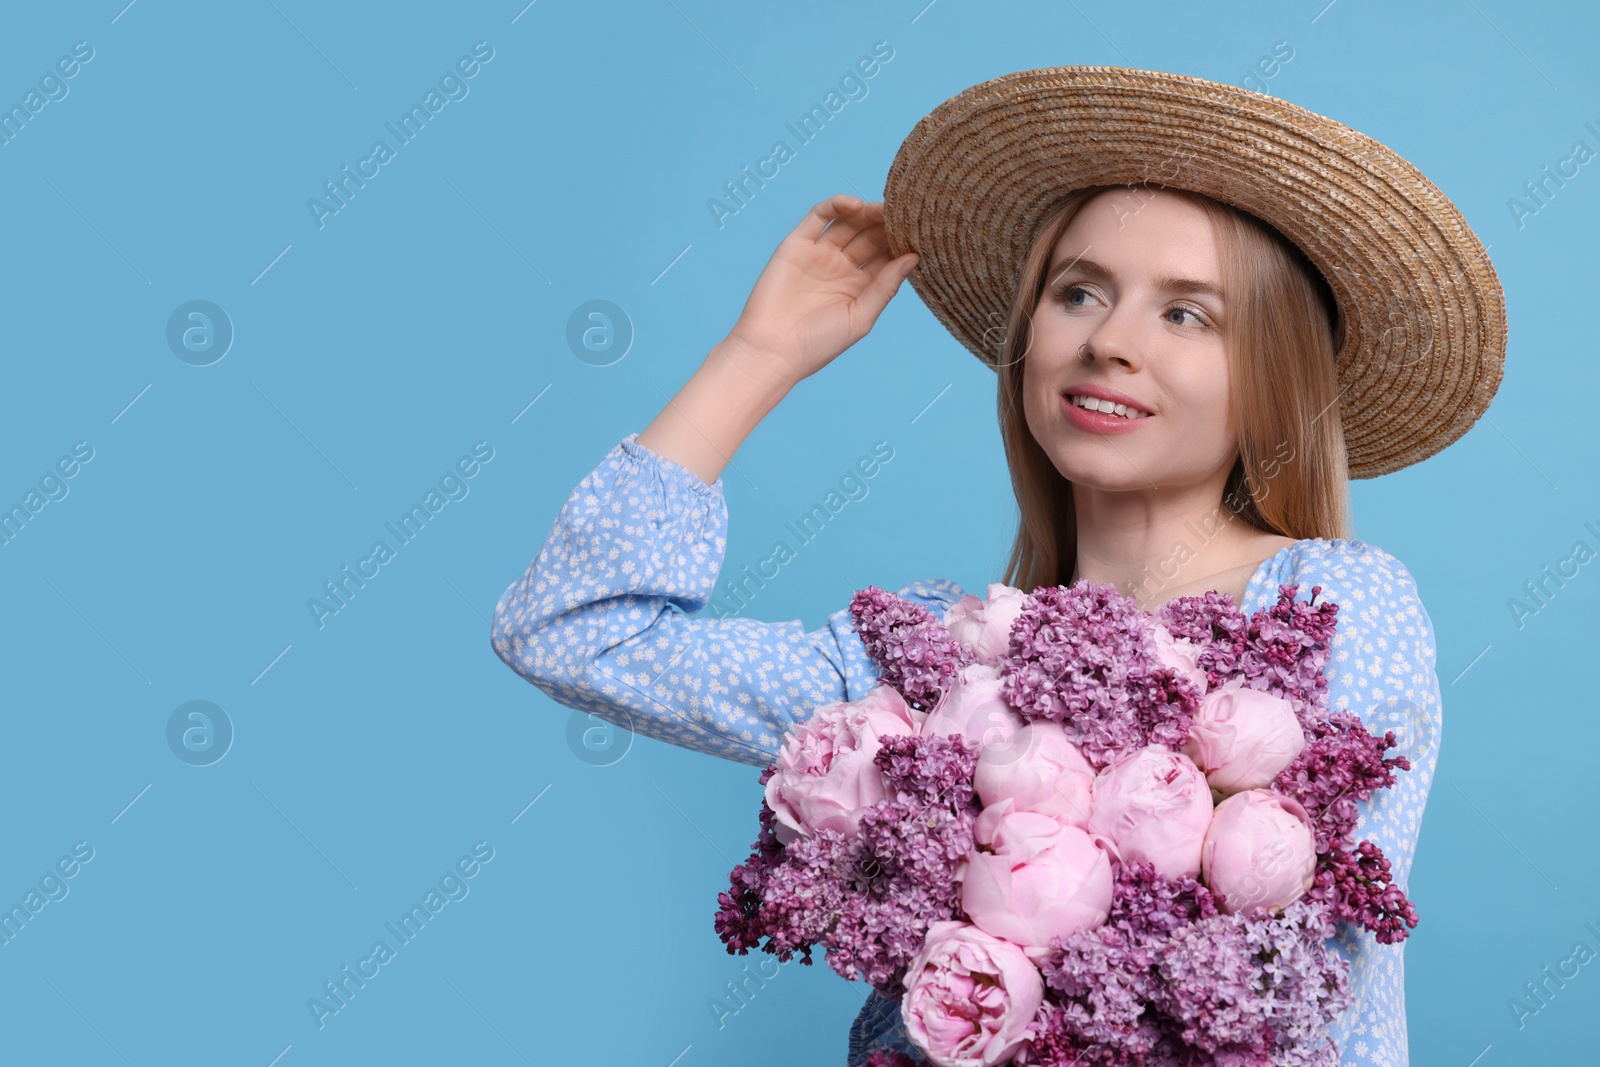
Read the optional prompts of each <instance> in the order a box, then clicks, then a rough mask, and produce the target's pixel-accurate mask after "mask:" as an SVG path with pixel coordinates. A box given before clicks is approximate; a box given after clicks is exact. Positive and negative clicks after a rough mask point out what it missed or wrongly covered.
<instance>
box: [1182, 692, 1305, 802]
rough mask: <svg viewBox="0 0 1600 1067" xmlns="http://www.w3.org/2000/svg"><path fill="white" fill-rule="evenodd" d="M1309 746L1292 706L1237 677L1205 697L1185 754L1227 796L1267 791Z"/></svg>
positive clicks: (1186, 745) (1184, 748)
mask: <svg viewBox="0 0 1600 1067" xmlns="http://www.w3.org/2000/svg"><path fill="white" fill-rule="evenodd" d="M1305 745H1306V735H1305V731H1304V730H1302V729H1301V728H1300V719H1299V717H1298V716H1296V715H1295V713H1294V705H1293V704H1291V703H1290V702H1289V701H1287V700H1284V699H1283V698H1282V697H1277V696H1273V695H1272V694H1271V693H1263V692H1262V691H1261V690H1259V689H1251V688H1250V687H1248V686H1246V685H1244V682H1243V679H1235V680H1233V681H1230V682H1229V683H1228V684H1227V685H1225V686H1223V687H1222V688H1220V689H1213V690H1212V691H1211V692H1209V693H1207V694H1206V695H1205V696H1204V697H1203V698H1201V700H1200V706H1199V708H1197V709H1195V713H1194V717H1193V718H1192V719H1191V720H1190V724H1189V739H1188V741H1187V742H1185V744H1184V746H1183V751H1184V754H1185V755H1187V756H1188V757H1189V758H1190V759H1192V760H1194V762H1195V764H1196V765H1197V766H1198V767H1199V768H1200V769H1201V770H1202V771H1204V772H1205V775H1206V779H1207V781H1209V782H1210V783H1211V788H1212V789H1215V790H1216V791H1217V792H1219V793H1222V794H1224V795H1227V794H1229V793H1237V792H1239V791H1240V790H1243V789H1265V788H1266V787H1267V786H1269V785H1271V784H1272V782H1273V779H1275V778H1277V777H1278V773H1279V772H1280V771H1282V770H1283V769H1284V768H1285V767H1287V766H1289V764H1291V763H1293V762H1294V758H1295V757H1296V756H1298V755H1299V754H1300V750H1301V749H1303V748H1305Z"/></svg>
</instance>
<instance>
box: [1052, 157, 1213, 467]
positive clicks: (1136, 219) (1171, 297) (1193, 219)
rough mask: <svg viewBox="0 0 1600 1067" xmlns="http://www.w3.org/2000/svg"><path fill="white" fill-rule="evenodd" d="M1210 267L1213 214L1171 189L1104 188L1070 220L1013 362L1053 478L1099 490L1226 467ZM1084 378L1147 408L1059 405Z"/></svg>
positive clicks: (1081, 387)
mask: <svg viewBox="0 0 1600 1067" xmlns="http://www.w3.org/2000/svg"><path fill="white" fill-rule="evenodd" d="M1221 278H1222V275H1221V270H1220V268H1219V265H1218V262H1217V251H1216V240H1215V238H1214V237H1213V235H1212V231H1211V223H1210V220H1209V219H1208V218H1207V216H1206V214H1205V212H1204V211H1203V210H1202V209H1201V208H1200V207H1199V206H1198V205H1196V204H1194V203H1191V202H1190V201H1189V200H1187V199H1185V198H1183V197H1180V196H1175V195H1173V194H1171V193H1169V192H1165V191H1163V190H1159V189H1153V188H1143V189H1137V188H1129V189H1122V188H1119V189H1113V190H1107V191H1106V192H1103V193H1100V194H1098V195H1096V196H1095V197H1093V198H1092V199H1090V200H1089V201H1088V202H1086V203H1085V204H1084V205H1083V206H1082V207H1081V208H1080V209H1079V211H1078V213H1077V215H1076V216H1074V217H1073V219H1072V221H1071V222H1070V223H1068V224H1067V228H1066V230H1065V231H1064V232H1063V233H1062V235H1061V238H1060V240H1059V241H1057V242H1056V246H1055V249H1054V251H1053V254H1052V256H1051V260H1050V265H1049V266H1048V268H1047V269H1046V271H1045V280H1046V285H1045V290H1044V293H1043V295H1041V296H1040V298H1039V306H1038V308H1037V309H1036V310H1035V312H1034V315H1033V323H1032V339H1031V343H1030V345H1029V347H1028V350H1027V354H1026V356H1025V357H1024V358H1023V361H1022V362H1023V375H1022V380H1023V408H1024V413H1025V415H1026V417H1027V420H1028V429H1029V430H1030V431H1031V432H1032V433H1033V436H1034V438H1035V439H1036V440H1037V441H1038V442H1039V444H1040V445H1041V446H1042V447H1043V448H1044V450H1045V452H1046V453H1047V454H1048V455H1049V456H1050V458H1051V460H1053V461H1054V463H1055V465H1056V469H1057V470H1058V471H1060V472H1061V475H1062V476H1063V477H1064V478H1066V479H1068V480H1069V481H1071V482H1074V483H1076V484H1077V485H1078V486H1080V487H1083V488H1093V489H1101V490H1107V491H1117V490H1130V491H1139V490H1141V489H1143V490H1151V489H1159V490H1168V489H1178V488H1180V487H1185V486H1192V485H1194V484H1196V483H1202V482H1206V481H1212V480H1218V479H1221V478H1226V476H1227V472H1228V470H1229V469H1231V467H1232V466H1233V461H1234V458H1235V457H1236V455H1237V447H1238V446H1237V438H1236V437H1235V434H1234V432H1233V428H1232V427H1233V419H1232V415H1231V413H1230V411H1229V408H1228V362H1227V352H1226V349H1225V347H1224V344H1223V340H1224V337H1225V331H1226V329H1227V321H1226V318H1225V311H1226V309H1225V307H1224V303H1223V294H1222V292H1221V289H1222V282H1221ZM1085 344H1087V345H1088V348H1087V350H1086V351H1085V353H1084V356H1083V357H1082V358H1080V355H1079V347H1080V346H1082V345H1085ZM1095 387H1100V388H1102V389H1105V390H1111V391H1115V393H1117V394H1121V395H1123V396H1126V397H1129V398H1131V399H1132V400H1133V402H1134V404H1135V405H1136V406H1137V408H1139V409H1142V410H1143V411H1146V412H1149V415H1148V416H1147V417H1144V418H1140V419H1133V420H1128V419H1114V418H1111V417H1108V416H1107V415H1104V414H1096V413H1093V412H1089V411H1084V410H1081V409H1069V407H1068V404H1069V400H1068V399H1067V397H1068V395H1069V394H1072V393H1076V392H1079V391H1092V390H1093V389H1094V388H1095ZM1219 472H1220V473H1219ZM1219 491H1220V487H1219Z"/></svg>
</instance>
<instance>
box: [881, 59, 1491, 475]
mask: <svg viewBox="0 0 1600 1067" xmlns="http://www.w3.org/2000/svg"><path fill="white" fill-rule="evenodd" d="M1142 183H1152V184H1158V185H1164V186H1170V187H1175V188H1181V189H1187V190H1191V191H1193V192H1198V193H1203V194H1205V195H1207V196H1210V197H1213V198H1215V199H1217V200H1221V201H1223V202H1225V203H1228V204H1232V205H1233V206H1235V207H1238V208H1241V209H1243V210H1244V211H1247V212H1249V213H1251V214H1253V215H1255V216H1257V217H1259V218H1261V219H1264V220H1266V221H1267V222H1269V223H1271V224H1272V225H1273V226H1274V227H1276V228H1277V230H1278V231H1279V232H1280V233H1282V234H1283V235H1284V236H1285V237H1287V238H1289V240H1291V241H1293V242H1294V243H1295V244H1297V245H1299V246H1300V248H1301V249H1302V250H1303V251H1304V252H1305V253H1306V255H1307V256H1308V257H1309V258H1310V259H1311V261H1312V262H1313V263H1314V264H1316V266H1317V267H1318V268H1319V269H1320V270H1321V271H1322V273H1323V276H1324V277H1325V278H1326V279H1327V281H1328V284H1329V286H1330V288H1331V289H1332V290H1333V294H1334V297H1335V299H1336V300H1337V302H1338V305H1339V310H1340V313H1341V315H1342V317H1343V318H1344V320H1345V330H1346V332H1345V338H1344V343H1343V344H1342V346H1341V347H1340V349H1339V352H1338V354H1337V355H1338V377H1339V390H1340V392H1339V409H1340V412H1341V414H1342V418H1343V424H1344V433H1345V442H1346V446H1347V448H1348V450H1349V469H1350V477H1352V478H1371V477H1374V476H1376V475H1379V474H1387V473H1388V472H1390V471H1394V470H1398V469H1400V468H1401V467H1405V466H1408V465H1410V464H1412V463H1416V462H1417V461H1419V460H1422V459H1426V458H1427V457H1428V456H1431V455H1433V454H1434V453H1436V452H1438V451H1439V450H1440V449H1442V448H1444V447H1445V446H1446V445H1448V444H1450V443H1451V442H1453V441H1455V440H1456V439H1457V438H1459V437H1460V436H1461V435H1462V434H1464V433H1466V432H1467V430H1468V429H1470V428H1471V427H1472V424H1473V423H1475V422H1476V421H1477V420H1478V417H1479V416H1480V415H1482V414H1483V412H1484V410H1485V409H1487V408H1488V406H1489V401H1490V400H1491V399H1492V398H1493V397H1494V393H1495V390H1496V389H1498V388H1499V386H1500V379H1501V376H1502V374H1503V372H1504V366H1505V348H1506V320H1505V297H1504V294H1503V293H1502V292H1501V289H1500V282H1499V279H1498V278H1497V277H1496V276H1495V272H1494V268H1493V266H1491V264H1490V263H1489V259H1488V256H1487V255H1486V254H1485V251H1484V248H1483V245H1482V244H1481V243H1480V242H1479V241H1478V238H1477V237H1476V236H1475V235H1474V234H1473V232H1472V230H1471V229H1470V228H1469V227H1468V225H1467V223H1466V220H1465V219H1463V218H1462V216H1461V212H1460V211H1458V210H1457V209H1456V207H1455V205H1454V204H1452V203H1451V202H1450V200H1449V198H1447V197H1446V196H1445V195H1444V194H1443V193H1442V192H1440V191H1439V190H1438V188H1437V187H1435V186H1434V185H1433V183H1432V182H1430V181H1428V179H1427V178H1425V177H1423V175H1422V174H1421V173H1420V172H1419V171H1418V170H1417V169H1416V168H1415V167H1414V166H1412V165H1411V164H1410V163H1407V162H1406V161H1405V160H1404V159H1402V158H1401V157H1400V156H1399V155H1397V154H1396V153H1395V152H1394V151H1393V150H1391V149H1389V148H1386V147H1385V146H1383V145H1381V144H1379V143H1378V142H1377V141H1374V140H1373V139H1372V138H1370V137H1367V136H1366V135H1364V134H1361V133H1358V132H1356V131H1355V130H1352V129H1350V128H1349V127H1347V126H1344V125H1341V124H1340V123H1338V122H1335V121H1334V120H1332V119H1329V118H1325V117H1323V116H1321V115H1318V114H1315V113H1313V112H1310V111H1307V110H1306V109H1305V108H1302V107H1298V106H1296V105H1294V104H1290V103H1286V102H1285V101H1282V100H1278V99H1276V98H1274V97H1271V96H1267V95H1264V94H1261V93H1256V92H1252V91H1250V90H1248V89H1242V88H1239V87H1237V86H1232V85H1225V84H1222V83H1220V82H1213V81H1207V80H1204V79H1201V78H1193V77H1188V76H1185V75H1180V74H1167V73H1163V72H1160V71H1148V70H1130V69H1126V68H1122V67H1052V68H1045V69H1040V70H1025V71H1019V72H1017V73H1015V74H1007V75H1005V76H1004V77H1000V78H994V79H992V80H990V81H986V82H983V83H981V84H978V85H974V86H972V87H971V88H970V89H967V90H965V91H964V92H962V93H960V94H958V95H957V96H954V97H952V98H950V99H949V100H946V101H945V102H944V103H943V104H940V105H939V106H938V107H937V108H935V109H934V110H933V111H932V112H931V113H930V114H929V115H927V117H925V118H924V119H922V121H921V122H919V123H917V126H916V128H915V129H914V130H912V131H911V135H910V136H909V137H907V138H906V139H905V142H904V143H903V144H902V145H901V146H900V151H899V152H898V153H897V154H896V156H895V159H894V164H893V165H892V166H891V167H890V169H889V177H888V181H887V182H886V183H885V188H884V222H885V230H886V234H887V237H888V241H889V252H890V255H891V256H901V255H904V254H905V253H907V252H916V253H918V255H919V256H920V259H919V260H918V262H917V266H916V269H915V270H914V271H913V272H912V273H911V285H912V288H913V289H915V290H916V293H917V295H918V296H919V297H921V298H922V300H923V302H924V303H926V304H927V305H928V307H929V309H930V310H932V312H933V313H934V315H935V316H936V317H937V318H938V319H939V321H940V322H942V323H943V324H944V325H945V328H946V329H948V330H949V331H950V332H951V333H952V334H954V335H955V337H956V339H957V340H958V341H960V342H961V343H962V344H963V345H965V346H966V347H967V348H968V349H969V350H970V351H971V352H972V353H973V354H974V355H976V356H977V357H978V358H979V359H982V360H983V361H984V362H985V363H986V364H988V365H989V366H990V367H991V368H992V367H994V366H995V365H996V361H997V359H998V356H999V346H998V345H997V344H996V343H995V341H994V338H995V337H996V336H997V335H998V334H999V332H1000V330H999V329H997V327H1000V328H1003V326H1004V323H1005V316H1006V312H1007V310H1008V309H1009V308H1010V306H1011V299H1012V296H1013V293H1014V291H1015V288H1016V284H1017V280H1018V276H1019V274H1020V270H1021V265H1022V262H1023V259H1024V257H1025V256H1026V255H1027V251H1028V247H1029V245H1030V244H1031V243H1032V240H1033V236H1034V234H1035V232H1036V231H1037V229H1038V226H1039V223H1040V222H1041V221H1042V220H1043V219H1044V218H1045V217H1046V216H1047V215H1049V213H1050V212H1051V211H1052V210H1053V209H1054V208H1055V207H1056V206H1058V205H1059V204H1060V202H1061V200H1062V199H1063V198H1064V197H1065V196H1066V195H1067V194H1068V193H1070V192H1072V191H1073V190H1075V189H1081V188H1084V187H1086V186H1091V185H1121V184H1135V185H1137V184H1142Z"/></svg>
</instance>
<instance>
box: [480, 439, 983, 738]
mask: <svg viewBox="0 0 1600 1067" xmlns="http://www.w3.org/2000/svg"><path fill="white" fill-rule="evenodd" d="M637 437H638V434H636V433H635V434H629V435H628V436H627V437H625V438H623V439H622V441H621V442H619V443H618V444H617V445H616V446H614V447H613V448H612V449H611V451H610V452H608V453H607V454H606V456H605V458H604V459H602V460H601V461H600V464H599V466H597V467H596V468H595V469H594V470H593V471H592V472H590V473H589V474H588V475H587V476H585V477H584V479H583V480H582V481H581V482H579V483H578V485H577V487H576V488H575V489H574V490H573V491H572V493H571V495H570V496H569V497H568V498H567V501H566V503H565V504H564V505H563V506H562V508H561V511H560V513H559V514H558V515H557V517H556V521H555V525H554V526H553V527H552V528H551V530H550V533H549V535H548V536H547V537H546V538H545V541H544V544H543V546H542V547H541V548H540V549H539V554H538V555H537V556H535V557H534V559H533V562H532V563H530V564H529V565H528V569H527V571H526V572H525V573H524V574H523V575H522V577H521V578H519V579H517V580H516V581H515V582H513V583H512V584H511V585H510V586H509V587H508V588H507V589H506V591H505V592H504V593H502V594H501V596H500V600H499V602H498V603H497V604H496V605H495V612H494V621H493V624H492V627H491V633H490V643H491V645H492V646H493V648H494V651H495V653H496V655H498V656H499V657H500V659H501V660H503V661H504V662H505V663H506V665H507V666H509V667H511V668H512V669H513V670H515V671H516V672H517V673H518V674H520V675H522V676H523V677H524V678H526V679H527V680H528V681H530V682H532V683H533V684H534V685H535V686H537V687H538V688H539V689H541V690H543V691H544V692H545V693H546V694H547V695H548V696H549V697H550V698H551V699H552V700H555V701H556V702H557V703H559V704H563V705H565V706H567V707H570V708H575V709H578V710H581V711H588V712H591V713H593V714H595V715H597V716H599V717H601V718H603V719H605V720H607V721H608V722H611V723H614V724H616V725H618V726H621V727H624V728H626V729H629V730H632V731H633V732H635V733H639V734H643V735H645V736H647V737H653V738H656V739H658V740H662V741H667V742H670V743H671V744H674V745H679V746H682V747H684V748H690V749H694V750H695V751H698V752H705V753H708V754H710V755H714V756H720V757H722V758H725V759H731V760H735V761H737V762H740V763H747V764H751V765H754V766H760V767H764V766H766V765H767V764H768V763H770V762H772V760H773V758H774V757H775V756H776V755H777V751H778V747H779V745H780V744H781V743H782V741H783V735H784V734H785V732H787V731H788V730H789V729H791V728H792V727H793V726H795V725H796V724H798V723H799V722H801V721H804V720H805V719H806V718H807V717H808V716H809V715H810V714H811V712H812V711H814V710H815V709H816V708H818V707H820V706H822V705H823V704H827V703H832V702H837V701H841V700H858V699H860V698H861V697H863V696H865V695H866V693H867V691H868V690H870V689H871V688H872V687H873V685H875V684H876V683H877V668H876V667H875V666H874V665H873V663H872V662H871V660H870V659H868V658H867V655H866V650H865V648H864V646H863V645H862V643H861V639H860V637H859V636H857V634H856V633H855V629H854V626H853V623H852V620H851V618H850V611H849V608H848V607H844V608H841V609H840V610H839V611H837V612H835V613H833V614H832V615H831V616H829V618H828V622H827V624H826V625H825V626H823V627H821V628H819V629H817V630H812V631H807V630H806V629H805V628H804V627H803V626H802V625H801V623H800V621H799V620H793V621H789V622H760V621H757V620H754V619H746V618H739V617H732V616H728V617H716V616H715V615H711V616H705V615H697V614H695V613H697V612H700V611H701V610H702V609H703V608H705V607H706V606H707V605H708V604H710V603H711V600H712V594H713V591H714V588H715V584H716V580H717V576H718V574H719V572H720V571H721V569H722V561H723V554H724V552H725V551H726V548H727V529H728V511H727V503H726V500H725V499H724V496H723V484H722V479H721V478H720V477H719V478H718V479H717V480H716V481H715V482H714V483H712V484H709V485H708V484H706V482H704V481H703V480H702V479H701V478H700V477H699V475H697V474H695V473H694V472H692V471H690V470H689V469H688V468H686V467H684V466H682V465H681V464H679V463H677V462H675V461H673V460H670V459H667V458H666V457H664V456H661V455H659V454H657V453H655V452H652V451H651V450H650V449H648V448H646V447H644V446H643V445H640V444H639V443H638V442H637V440H636V438H637ZM752 580H754V581H755V582H758V583H759V582H760V581H761V579H760V578H759V577H757V578H754V579H751V578H746V580H745V583H744V584H743V585H742V586H741V587H740V588H741V595H749V593H750V592H752V591H753V590H751V589H750V587H749V583H750V582H751V581H752ZM898 592H899V595H901V596H903V597H906V598H908V599H912V600H916V601H918V602H919V603H922V604H923V605H924V606H926V607H929V608H930V609H932V610H934V611H935V613H940V612H942V609H943V607H944V606H945V605H948V604H950V603H953V602H954V601H955V600H957V599H959V598H960V596H961V595H962V590H961V588H960V587H959V586H957V585H956V584H955V583H954V582H950V581H946V580H943V579H934V580H930V581H925V582H917V583H913V584H912V585H908V586H906V587H904V588H902V589H900V590H899V591H898ZM713 610H714V611H715V610H716V609H713Z"/></svg>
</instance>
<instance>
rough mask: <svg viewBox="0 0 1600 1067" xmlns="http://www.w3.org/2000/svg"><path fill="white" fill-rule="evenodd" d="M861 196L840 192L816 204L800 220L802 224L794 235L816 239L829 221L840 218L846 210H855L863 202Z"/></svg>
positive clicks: (809, 239) (811, 239)
mask: <svg viewBox="0 0 1600 1067" xmlns="http://www.w3.org/2000/svg"><path fill="white" fill-rule="evenodd" d="M861 202H862V201H861V198H860V197H859V196H851V195H849V194H848V193H840V194H838V195H837V196H830V197H828V199H826V200H823V201H821V202H820V203H818V204H816V205H815V206H814V207H812V209H811V210H810V211H808V212H806V217H805V218H803V219H801V220H800V225H798V226H796V227H795V228H794V236H796V237H799V238H802V239H804V240H807V241H815V240H816V239H817V238H818V237H820V236H822V231H823V228H824V227H825V226H827V225H828V223H830V222H833V221H834V220H835V219H837V218H839V217H840V216H841V215H842V214H844V213H845V212H846V211H850V210H854V209H855V208H856V207H857V206H859V205H860V204H861Z"/></svg>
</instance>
